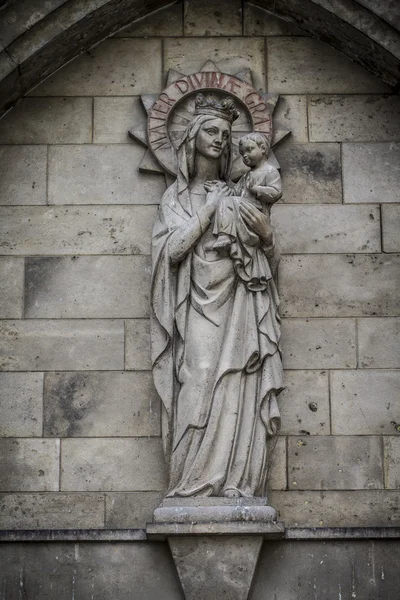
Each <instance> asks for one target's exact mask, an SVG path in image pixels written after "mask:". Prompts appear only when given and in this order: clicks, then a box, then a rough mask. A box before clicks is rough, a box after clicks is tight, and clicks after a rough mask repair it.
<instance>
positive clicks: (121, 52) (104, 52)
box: [31, 39, 161, 96]
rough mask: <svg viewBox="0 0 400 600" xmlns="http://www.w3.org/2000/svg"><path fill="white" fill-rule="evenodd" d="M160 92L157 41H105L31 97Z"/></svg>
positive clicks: (128, 94)
mask: <svg viewBox="0 0 400 600" xmlns="http://www.w3.org/2000/svg"><path fill="white" fill-rule="evenodd" d="M160 91H161V41H160V40H154V39H153V40H144V39H109V40H105V41H104V42H102V43H101V44H100V45H99V46H96V48H93V49H91V50H89V51H88V52H85V54H81V55H80V56H78V57H77V58H75V60H73V61H72V62H70V63H68V64H67V65H66V66H65V67H63V68H62V69H61V70H59V71H57V72H56V73H54V75H51V76H50V77H49V78H48V79H46V81H44V82H43V83H42V84H40V85H39V86H38V87H36V88H35V89H34V91H33V92H31V95H33V96H76V95H77V94H79V95H80V96H131V95H139V94H155V93H157V92H160Z"/></svg>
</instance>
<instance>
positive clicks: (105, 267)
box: [25, 256, 150, 319]
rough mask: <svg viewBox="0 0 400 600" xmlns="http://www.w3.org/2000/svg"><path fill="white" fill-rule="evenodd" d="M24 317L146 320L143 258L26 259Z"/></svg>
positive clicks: (146, 266) (146, 275)
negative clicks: (132, 318)
mask: <svg viewBox="0 0 400 600" xmlns="http://www.w3.org/2000/svg"><path fill="white" fill-rule="evenodd" d="M25 278H26V294H25V316H26V317H28V318H55V319H59V318H75V319H79V318H82V319H84V318H106V319H110V318H119V317H122V318H123V317H147V316H148V313H149V294H150V258H149V257H148V256H80V257H55V258H28V259H26V276H25Z"/></svg>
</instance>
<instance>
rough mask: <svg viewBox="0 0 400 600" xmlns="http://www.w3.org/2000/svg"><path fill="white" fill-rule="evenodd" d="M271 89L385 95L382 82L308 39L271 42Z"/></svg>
mask: <svg viewBox="0 0 400 600" xmlns="http://www.w3.org/2000/svg"><path fill="white" fill-rule="evenodd" d="M267 56H268V87H269V89H270V90H274V92H279V93H282V94H351V93H352V94H359V93H372V92H385V91H389V88H388V87H387V86H385V85H384V84H383V83H382V81H380V79H378V78H377V77H375V76H374V75H371V74H370V73H369V72H368V71H366V70H365V69H363V68H362V67H360V66H359V65H357V64H355V63H354V62H353V61H352V60H351V59H350V58H348V57H347V56H346V55H345V54H343V53H341V52H339V51H337V50H335V49H334V48H332V47H331V46H329V45H328V44H324V43H323V42H321V41H320V40H316V39H313V38H309V37H287V38H286V37H279V38H272V39H268V41H267Z"/></svg>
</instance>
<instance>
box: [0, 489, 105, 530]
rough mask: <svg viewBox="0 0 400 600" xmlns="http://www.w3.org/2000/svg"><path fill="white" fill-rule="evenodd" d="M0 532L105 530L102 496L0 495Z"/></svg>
mask: <svg viewBox="0 0 400 600" xmlns="http://www.w3.org/2000/svg"><path fill="white" fill-rule="evenodd" d="M0 507H1V509H0V529H97V528H100V527H104V495H103V494H63V493H60V492H58V493H54V494H53V493H49V492H48V493H45V494H1V495H0Z"/></svg>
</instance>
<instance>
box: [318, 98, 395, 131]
mask: <svg viewBox="0 0 400 600" xmlns="http://www.w3.org/2000/svg"><path fill="white" fill-rule="evenodd" d="M309 127H310V130H309V131H310V141H311V142H391V141H400V98H399V97H398V96H379V95H376V96H367V95H362V96H361V95H360V96H351V95H350V96H320V97H318V96H312V97H311V99H310V105H309Z"/></svg>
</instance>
